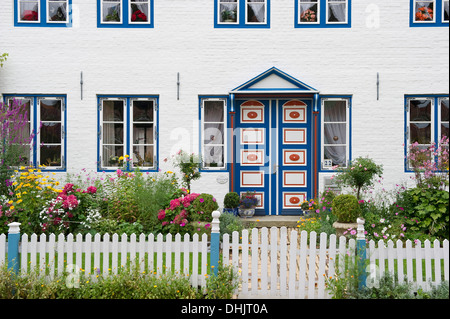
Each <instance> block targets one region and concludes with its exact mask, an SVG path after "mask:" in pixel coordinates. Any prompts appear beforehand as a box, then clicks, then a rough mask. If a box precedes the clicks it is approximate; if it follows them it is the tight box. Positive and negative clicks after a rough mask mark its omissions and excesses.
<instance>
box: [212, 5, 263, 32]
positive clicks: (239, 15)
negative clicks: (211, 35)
mask: <svg viewBox="0 0 450 319" xmlns="http://www.w3.org/2000/svg"><path fill="white" fill-rule="evenodd" d="M214 27H215V28H270V0H214Z"/></svg>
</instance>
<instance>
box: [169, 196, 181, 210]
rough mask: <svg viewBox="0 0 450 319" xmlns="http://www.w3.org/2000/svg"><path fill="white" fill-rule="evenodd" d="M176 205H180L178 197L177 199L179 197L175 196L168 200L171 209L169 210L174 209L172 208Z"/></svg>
mask: <svg viewBox="0 0 450 319" xmlns="http://www.w3.org/2000/svg"><path fill="white" fill-rule="evenodd" d="M178 206H180V199H179V198H175V199H172V200H171V201H170V209H171V210H174V209H175V208H177V207H178Z"/></svg>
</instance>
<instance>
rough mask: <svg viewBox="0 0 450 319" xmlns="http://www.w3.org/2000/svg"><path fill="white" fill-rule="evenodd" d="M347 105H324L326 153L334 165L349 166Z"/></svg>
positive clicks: (340, 103) (330, 102)
mask: <svg viewBox="0 0 450 319" xmlns="http://www.w3.org/2000/svg"><path fill="white" fill-rule="evenodd" d="M346 112H347V103H346V102H345V101H326V102H325V104H324V125H323V126H324V153H325V158H326V159H331V160H332V161H333V165H339V166H345V165H346V164H347V114H346Z"/></svg>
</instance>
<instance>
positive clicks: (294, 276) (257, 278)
mask: <svg viewBox="0 0 450 319" xmlns="http://www.w3.org/2000/svg"><path fill="white" fill-rule="evenodd" d="M215 216H216V217H217V216H218V215H217V214H216V215H215ZM358 222H360V225H359V227H358V228H359V229H358V237H357V239H356V240H355V239H347V238H346V237H344V236H342V237H339V238H338V237H337V236H335V235H330V236H328V235H327V234H325V233H321V234H317V233H315V232H311V233H307V232H305V231H302V232H301V233H298V232H297V231H296V230H293V231H290V232H288V230H287V228H286V227H281V228H276V227H272V228H270V229H268V228H260V229H258V228H254V229H251V230H244V231H242V233H240V234H239V233H238V232H233V233H232V234H231V235H228V234H224V235H223V239H222V241H221V242H220V243H219V240H218V238H219V236H218V235H219V234H218V227H217V226H218V217H217V220H214V221H213V226H214V227H213V233H212V234H211V242H209V241H208V236H207V235H206V234H204V235H203V236H202V237H201V238H200V237H199V236H198V235H197V234H195V235H194V236H190V235H189V234H186V235H184V236H183V237H182V236H181V235H180V234H177V235H175V236H172V235H170V234H169V235H167V236H165V238H164V237H163V235H162V234H159V235H157V236H154V235H152V234H151V235H148V236H145V235H144V234H141V235H140V236H136V235H134V234H132V235H131V236H127V235H125V234H124V235H122V236H118V235H117V234H114V235H112V236H110V235H109V234H105V235H104V236H103V237H101V236H100V234H96V235H95V236H91V235H86V236H84V237H83V236H82V235H77V236H73V235H72V234H69V235H68V236H64V235H59V236H55V235H54V234H51V235H49V236H46V235H45V234H42V235H40V236H37V235H35V234H33V235H31V236H28V235H26V234H24V235H21V237H20V245H19V244H18V243H17V247H20V249H18V255H19V250H20V258H17V259H19V260H20V264H19V265H15V264H13V265H10V263H11V260H10V259H13V257H14V256H13V255H12V254H8V263H9V265H10V267H14V266H17V269H18V271H20V273H22V274H26V273H28V272H30V271H33V270H34V269H35V267H33V266H38V268H37V269H38V272H39V273H40V275H42V276H48V277H50V278H52V277H53V276H56V275H58V274H60V273H62V272H63V271H72V272H78V273H79V272H83V274H84V275H85V276H86V275H90V276H91V278H92V280H94V281H95V278H96V277H97V275H98V274H100V273H101V274H102V275H104V276H110V275H114V274H117V272H118V271H119V269H121V268H123V267H122V266H124V267H125V266H126V265H134V266H136V267H138V269H139V271H142V272H147V273H155V274H157V275H160V274H168V273H172V274H179V275H180V276H186V275H188V276H189V278H190V281H191V284H192V285H193V286H202V287H204V286H205V285H206V276H208V275H209V274H210V273H211V266H216V267H217V263H218V260H219V258H217V260H216V258H215V257H213V255H216V254H217V257H218V256H219V244H220V259H221V262H222V263H223V264H224V265H232V266H233V267H234V268H235V270H236V271H237V272H238V274H239V281H240V284H239V288H238V289H237V290H236V292H235V293H236V295H237V296H238V298H301V299H303V298H308V299H315V298H320V299H322V298H329V297H330V296H329V294H328V291H327V289H326V285H327V280H330V277H331V279H333V278H335V276H336V273H341V274H343V273H344V272H345V271H346V270H347V269H349V267H350V265H351V263H349V261H353V262H358V260H360V261H361V258H363V259H365V260H362V263H363V264H364V266H367V267H366V271H367V280H365V279H364V283H365V284H368V285H373V284H376V281H377V280H379V278H381V276H383V274H384V273H386V272H390V273H391V274H392V275H394V276H395V277H396V278H397V279H398V280H399V281H400V282H403V281H404V280H406V281H408V282H410V283H412V284H413V286H414V287H415V288H422V289H424V290H428V289H430V287H431V286H432V285H438V284H439V283H441V282H442V281H443V280H445V281H448V280H449V243H448V240H444V241H443V242H442V244H441V243H440V242H439V241H437V240H436V241H434V242H433V243H431V242H430V241H428V240H427V241H425V242H424V243H423V245H422V243H421V242H420V241H416V243H415V244H414V247H413V243H412V242H411V241H406V242H402V241H400V240H399V241H397V242H396V243H394V242H393V241H388V242H387V243H384V242H383V241H379V242H378V243H376V242H374V241H370V242H369V243H367V244H366V241H365V239H364V228H363V221H361V220H359V221H358ZM10 235H11V234H9V235H8V237H7V236H5V235H4V234H2V235H0V265H2V264H3V263H4V262H5V261H6V258H5V255H6V253H9V252H11V253H12V249H10V251H7V250H6V248H7V247H8V245H7V244H11V243H12V242H13V239H14V237H12V236H10ZM215 235H216V236H215ZM7 239H8V242H7ZM216 239H217V240H216ZM17 241H18V242H19V240H17ZM361 244H362V246H359V245H361ZM360 247H362V249H361V250H359V248H360ZM361 252H363V253H361ZM13 260H14V259H13ZM343 261H346V262H343ZM208 263H209V265H208ZM216 269H217V268H216Z"/></svg>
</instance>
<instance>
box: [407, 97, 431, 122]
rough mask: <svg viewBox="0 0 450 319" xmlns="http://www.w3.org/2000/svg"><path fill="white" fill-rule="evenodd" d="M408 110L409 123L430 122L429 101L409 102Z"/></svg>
mask: <svg viewBox="0 0 450 319" xmlns="http://www.w3.org/2000/svg"><path fill="white" fill-rule="evenodd" d="M409 105H410V108H409V113H410V114H409V116H410V117H409V120H410V121H411V122H429V121H431V101H430V100H411V101H410V104H409Z"/></svg>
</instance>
